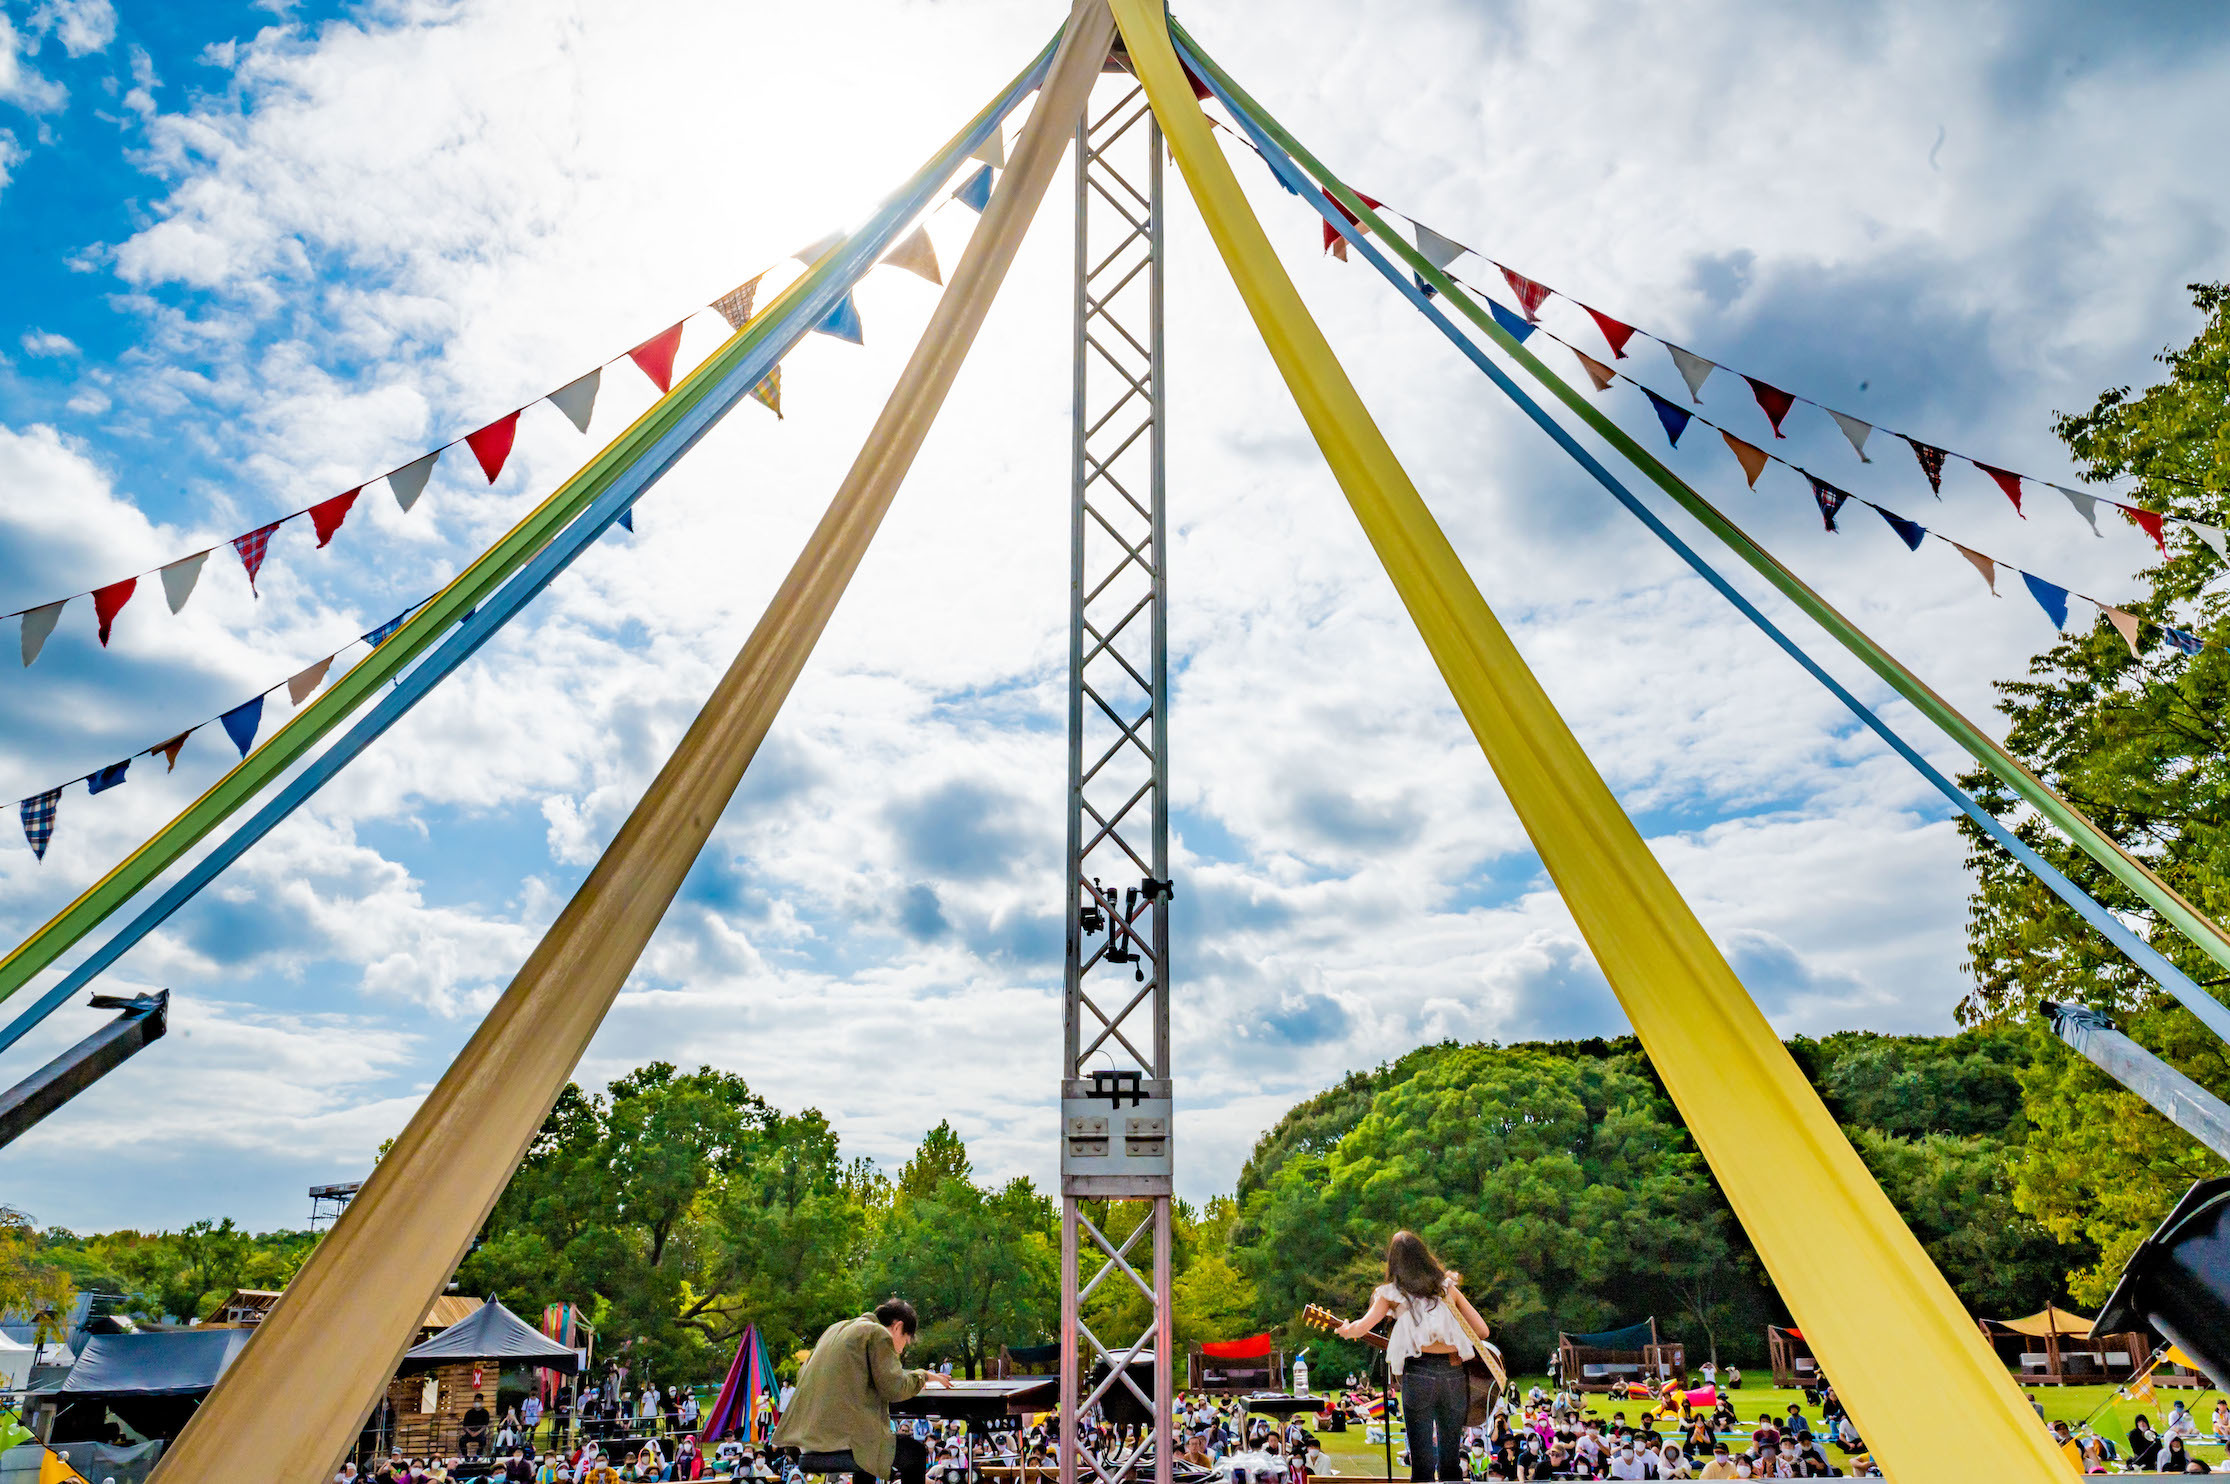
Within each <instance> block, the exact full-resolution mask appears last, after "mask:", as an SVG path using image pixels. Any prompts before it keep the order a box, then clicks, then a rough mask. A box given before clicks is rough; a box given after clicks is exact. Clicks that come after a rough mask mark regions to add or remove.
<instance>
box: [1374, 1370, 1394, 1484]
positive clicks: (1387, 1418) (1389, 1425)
mask: <svg viewBox="0 0 2230 1484" xmlns="http://www.w3.org/2000/svg"><path fill="white" fill-rule="evenodd" d="M1393 1388H1394V1368H1393V1365H1392V1364H1391V1357H1389V1356H1387V1355H1384V1354H1382V1355H1380V1356H1379V1357H1378V1426H1379V1430H1380V1431H1381V1432H1382V1433H1384V1434H1385V1436H1386V1477H1387V1478H1389V1479H1391V1478H1393V1477H1394V1390H1393Z"/></svg>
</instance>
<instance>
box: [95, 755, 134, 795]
mask: <svg viewBox="0 0 2230 1484" xmlns="http://www.w3.org/2000/svg"><path fill="white" fill-rule="evenodd" d="M131 765H132V760H131V759H130V758H126V759H124V761H122V762H120V763H110V764H109V765H108V766H107V767H105V768H103V769H101V771H100V772H98V773H95V774H94V775H93V776H92V777H90V778H88V779H86V780H85V791H86V792H87V793H89V794H98V793H106V792H108V790H110V789H112V788H114V787H116V785H117V784H119V783H122V782H123V781H124V770H125V769H126V768H129V767H130V766H131Z"/></svg>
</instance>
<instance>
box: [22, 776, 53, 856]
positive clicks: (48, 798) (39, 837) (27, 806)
mask: <svg viewBox="0 0 2230 1484" xmlns="http://www.w3.org/2000/svg"><path fill="white" fill-rule="evenodd" d="M61 802H62V790H60V789H58V788H50V789H48V790H47V791H46V792H45V793H43V794H37V795H34V796H33V797H31V798H28V799H25V800H24V801H23V802H22V803H21V804H19V805H17V806H16V812H17V813H19V814H21V815H22V816H23V838H24V839H25V840H27V841H29V842H30V845H31V854H32V855H33V857H35V858H36V859H39V860H45V859H46V847H47V842H48V841H49V840H52V839H53V838H54V806H55V805H57V804H59V803H61Z"/></svg>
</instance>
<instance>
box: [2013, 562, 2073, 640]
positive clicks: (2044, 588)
mask: <svg viewBox="0 0 2230 1484" xmlns="http://www.w3.org/2000/svg"><path fill="white" fill-rule="evenodd" d="M2021 580H2022V581H2023V582H2025V583H2027V584H2028V585H2029V596H2030V597H2032V598H2034V599H2036V603H2037V606H2038V607H2039V608H2042V609H2043V610H2044V616H2045V617H2046V618H2049V619H2050V620H2052V627H2053V628H2055V629H2064V628H2066V627H2067V589H2066V588H2064V587H2061V586H2060V585H2059V584H2058V583H2056V582H2046V581H2045V580H2044V579H2043V578H2041V577H2033V576H2031V575H2030V574H2028V573H2026V572H2023V573H2022V574H2021Z"/></svg>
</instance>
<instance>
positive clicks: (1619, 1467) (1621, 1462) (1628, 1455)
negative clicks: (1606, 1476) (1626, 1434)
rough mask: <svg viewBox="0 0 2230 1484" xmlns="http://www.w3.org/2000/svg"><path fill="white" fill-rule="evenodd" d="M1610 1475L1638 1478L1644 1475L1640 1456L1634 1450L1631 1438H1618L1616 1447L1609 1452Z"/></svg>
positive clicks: (1620, 1477)
mask: <svg viewBox="0 0 2230 1484" xmlns="http://www.w3.org/2000/svg"><path fill="white" fill-rule="evenodd" d="M1610 1477H1611V1478H1613V1479H1640V1478H1643V1477H1645V1474H1644V1472H1643V1469H1642V1461H1641V1458H1640V1457H1639V1456H1638V1455H1637V1454H1636V1453H1635V1452H1634V1444H1633V1441H1632V1440H1631V1439H1628V1438H1620V1439H1619V1440H1618V1449H1617V1451H1616V1452H1614V1453H1612V1454H1611V1468H1610Z"/></svg>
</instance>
